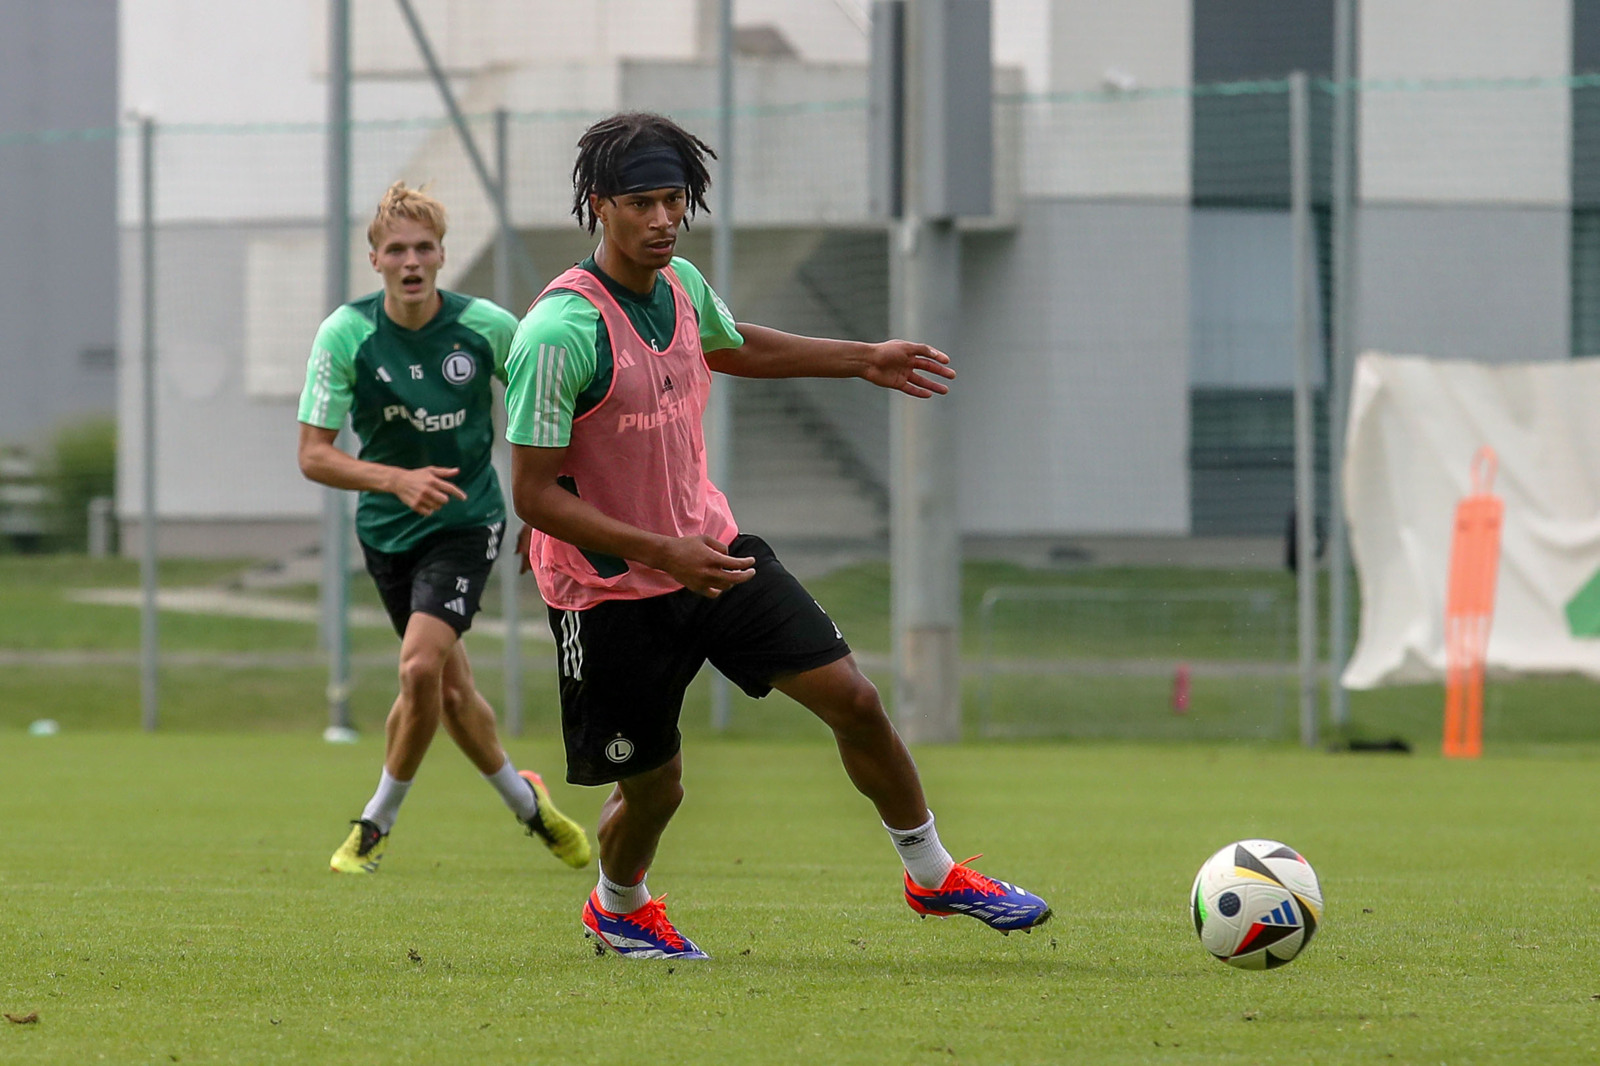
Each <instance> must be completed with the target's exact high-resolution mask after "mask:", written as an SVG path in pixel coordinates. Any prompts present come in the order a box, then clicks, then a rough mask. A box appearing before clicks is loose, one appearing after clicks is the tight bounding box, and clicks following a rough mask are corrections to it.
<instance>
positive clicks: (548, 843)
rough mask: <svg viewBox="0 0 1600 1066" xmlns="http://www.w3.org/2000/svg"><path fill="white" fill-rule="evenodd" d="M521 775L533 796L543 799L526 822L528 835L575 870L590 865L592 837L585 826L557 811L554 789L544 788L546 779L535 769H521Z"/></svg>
mask: <svg viewBox="0 0 1600 1066" xmlns="http://www.w3.org/2000/svg"><path fill="white" fill-rule="evenodd" d="M517 773H518V774H519V775H520V776H521V777H522V778H523V779H524V780H526V781H527V782H528V784H529V785H530V786H532V788H533V794H534V795H535V796H537V797H538V798H539V809H538V811H536V812H535V813H534V816H533V817H532V818H529V819H528V820H527V821H525V822H523V823H522V824H523V825H525V826H527V827H528V835H529V836H534V837H538V838H539V839H540V840H542V841H544V846H545V847H547V848H549V849H550V853H551V854H552V855H554V856H555V857H556V858H558V859H560V860H561V861H562V862H564V863H566V864H567V865H568V866H570V867H572V868H573V869H574V870H579V869H582V868H583V867H585V866H587V865H589V855H590V852H589V837H588V835H587V834H585V833H584V831H583V826H581V825H579V824H578V823H577V822H574V821H573V820H572V819H571V818H568V817H567V816H566V815H564V814H562V813H561V812H560V811H559V810H557V809H556V805H555V802H554V801H553V800H551V799H550V790H549V789H547V788H545V787H544V778H542V777H540V776H539V775H538V774H536V773H534V772H533V771H532V770H519V771H517Z"/></svg>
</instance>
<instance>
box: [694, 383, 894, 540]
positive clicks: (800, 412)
mask: <svg viewBox="0 0 1600 1066" xmlns="http://www.w3.org/2000/svg"><path fill="white" fill-rule="evenodd" d="M733 420H734V423H733V424H734V448H733V452H734V454H733V462H732V470H731V471H730V479H729V484H728V485H726V486H725V488H726V489H727V492H728V497H729V499H730V500H731V501H732V503H733V507H734V514H735V515H736V516H737V517H738V519H739V523H740V525H741V526H744V527H746V528H749V529H750V530H751V531H752V532H755V533H759V534H761V535H763V536H771V537H778V538H811V539H829V538H836V539H868V540H870V539H873V538H878V537H882V536H883V535H884V534H885V532H886V530H887V528H888V515H887V508H886V500H885V499H884V494H883V492H882V490H881V489H880V488H879V487H878V486H875V485H873V484H870V483H869V482H867V481H865V480H864V479H863V477H862V475H861V473H860V469H859V464H857V463H854V462H853V461H852V457H851V454H850V451H849V447H848V445H846V444H844V443H843V441H842V440H840V439H839V438H838V436H837V435H836V434H835V433H834V432H833V430H832V427H831V425H830V424H829V423H828V421H827V419H826V418H825V417H823V416H822V415H821V414H820V413H819V412H818V411H816V410H815V408H814V407H812V405H811V404H810V402H809V401H808V400H807V399H806V398H805V396H804V395H803V394H801V393H800V392H799V391H798V390H796V389H795V388H794V387H793V386H792V385H791V384H790V383H788V382H785V381H757V380H746V381H741V382H739V383H738V386H737V388H736V390H735V392H734V410H733Z"/></svg>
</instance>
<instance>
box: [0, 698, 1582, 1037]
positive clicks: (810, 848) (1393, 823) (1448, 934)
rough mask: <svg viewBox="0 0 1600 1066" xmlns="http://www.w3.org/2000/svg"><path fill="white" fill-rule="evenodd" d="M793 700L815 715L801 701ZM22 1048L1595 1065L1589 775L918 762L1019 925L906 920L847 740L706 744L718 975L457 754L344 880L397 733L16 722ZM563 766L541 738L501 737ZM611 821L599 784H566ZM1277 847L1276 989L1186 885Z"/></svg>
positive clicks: (705, 921) (1551, 762) (713, 965)
mask: <svg viewBox="0 0 1600 1066" xmlns="http://www.w3.org/2000/svg"><path fill="white" fill-rule="evenodd" d="M797 713H798V712H797ZM4 745H5V752H6V754H5V757H4V758H5V768H6V769H5V786H4V788H3V789H0V825H4V827H5V846H4V848H0V898H3V899H4V900H5V906H4V909H3V912H0V913H3V918H0V1010H4V1011H6V1012H9V1013H12V1014H16V1015H25V1014H26V1013H28V1012H32V1011H37V1012H38V1014H39V1021H38V1022H37V1024H31V1025H13V1024H0V1061H3V1062H6V1063H67V1062H74V1063H75V1062H94V1061H99V1060H101V1058H102V1057H103V1058H104V1060H105V1061H109V1062H121V1063H164V1062H183V1063H222V1062H234V1063H261V1062H308V1063H321V1062H326V1063H382V1064H390V1063H395V1062H483V1063H500V1062H506V1063H530V1062H531V1063H542V1062H549V1063H559V1062H600V1061H618V1062H664V1063H678V1062H682V1063H700V1062H730V1063H746V1062H748V1063H765V1062H771V1063H793V1062H816V1063H834V1062H871V1063H958V1062H959V1063H1024V1062H1107V1063H1118V1062H1126V1063H1145V1062H1149V1063H1187V1062H1193V1063H1216V1062H1235V1063H1276V1062H1281V1063H1305V1062H1317V1063H1332V1062H1374V1061H1376V1062H1390V1061H1394V1062H1418V1063H1420V1062H1427V1063H1436V1062H1448V1063H1452V1064H1457V1063H1474V1062H1476V1063H1489V1062H1494V1063H1505V1062H1527V1063H1552V1062H1572V1063H1580V1062H1594V1061H1596V1060H1597V1059H1600V977H1597V976H1596V973H1597V971H1596V969H1595V965H1594V960H1595V958H1596V957H1597V954H1600V923H1597V921H1596V919H1595V913H1596V908H1597V907H1600V842H1597V837H1596V834H1595V833H1594V824H1595V819H1596V814H1597V813H1600V812H1597V811H1596V803H1597V801H1596V792H1595V789H1594V764H1593V762H1592V761H1587V760H1583V759H1556V758H1533V759H1530V758H1490V759H1485V760H1484V761H1482V762H1480V763H1476V764H1459V763H1446V762H1444V761H1442V760H1439V759H1435V758H1413V759H1401V758H1390V757H1359V756H1328V755H1321V754H1308V753H1301V752H1296V751H1289V750H1282V749H1262V748H1255V747H1248V746H1233V747H1222V748H1218V747H1204V746H1162V745H1145V746H1139V747H1130V746H1056V745H1029V746H1012V745H986V746H981V747H962V748H952V749H927V750H921V751H919V752H918V758H919V761H920V763H921V765H922V768H923V771H924V774H925V777H926V780H927V784H928V787H929V791H930V795H931V796H932V801H933V804H934V807H935V809H936V810H937V811H938V812H939V817H940V823H941V829H942V833H943V836H944V837H945V839H946V840H947V842H948V843H949V844H950V845H951V846H952V847H953V848H954V849H956V850H957V851H958V857H962V856H964V855H965V854H966V853H967V852H968V851H977V850H979V849H982V850H984V851H985V852H986V857H985V858H984V859H983V860H982V861H981V864H980V865H981V866H982V867H983V868H985V869H987V870H990V871H993V872H994V873H996V874H998V875H1001V876H1004V877H1007V878H1010V879H1014V880H1016V881H1018V882H1020V883H1022V884H1024V885H1026V886H1028V887H1030V888H1032V889H1034V890H1036V891H1038V892H1040V893H1042V894H1044V895H1046V896H1047V897H1048V898H1050V900H1051V901H1052V903H1053V904H1054V905H1055V907H1056V910H1057V918H1056V920H1055V921H1053V922H1052V923H1051V924H1050V925H1049V926H1047V927H1045V928H1044V929H1043V930H1041V931H1040V932H1039V933H1037V934H1035V935H1032V936H1020V935H1013V936H1011V937H1008V938H1003V937H1000V936H998V935H996V934H995V933H993V932H991V931H989V930H986V929H984V928H982V927H980V926H979V925H978V924H977V923H975V922H971V921H968V920H965V919H951V920H949V921H946V922H938V921H926V922H924V921H918V920H917V919H915V918H914V917H913V916H912V914H911V912H910V911H909V910H908V909H907V908H906V907H905V905H904V904H903V903H902V902H901V901H900V899H899V898H898V895H899V894H898V885H897V869H898V867H897V864H896V862H895V860H894V857H893V855H892V854H891V851H890V848H889V845H888V843H887V842H886V840H885V838H884V834H883V833H882V831H881V830H880V829H879V828H878V827H877V826H876V824H875V823H874V820H873V818H872V817H871V813H870V810H869V809H868V808H867V806H866V804H865V803H864V802H863V801H862V800H860V799H859V798H858V797H857V796H856V795H855V794H854V793H853V792H852V791H851V790H850V788H849V786H848V784H847V782H846V781H845V779H844V777H843V774H842V773H841V771H840V770H839V768H838V765H837V762H836V759H835V758H834V756H833V754H832V752H831V750H830V749H829V748H828V747H827V746H826V745H822V744H813V743H808V742H803V741H802V742H792V743H749V742H730V741H702V742H698V743H691V744H690V746H689V748H688V753H687V760H688V772H687V781H686V784H687V788H688V796H689V798H688V801H687V802H686V804H685V806H684V808H683V810H682V813H681V814H680V816H679V818H678V820H677V821H676V822H675V823H674V825H673V828H672V829H671V831H670V832H669V834H668V837H667V839H666V842H665V847H664V850H663V853H662V855H661V858H660V861H659V863H658V864H657V866H656V869H655V871H654V873H653V874H652V877H651V885H652V888H653V889H654V890H656V891H657V892H661V891H665V892H669V893H670V894H671V906H672V912H673V914H674V917H675V919H676V920H677V921H678V922H679V923H680V924H681V925H682V927H683V928H684V929H685V930H686V931H688V932H689V933H690V934H691V935H692V936H694V937H695V938H696V939H697V940H698V941H699V943H700V944H701V945H702V946H704V947H705V948H707V949H708V950H709V951H710V952H711V953H712V955H713V959H712V960H711V961H709V962H706V963H700V964H687V963H682V964H677V965H662V964H654V965H650V964H639V963H632V964H630V963H625V962H622V961H621V960H617V959H613V958H596V957H595V956H594V955H593V954H592V953H591V952H590V950H589V949H588V948H587V947H586V945H585V942H584V941H583V940H582V939H581V937H580V935H579V926H578V920H577V918H578V911H579V908H580V907H581V904H582V901H583V898H584V896H585V894H586V893H587V892H588V889H589V887H590V883H591V878H590V875H589V874H588V873H587V872H584V873H576V872H573V871H570V870H567V869H566V868H564V867H562V866H560V865H558V864H557V863H556V862H555V861H554V860H553V859H551V858H549V856H547V855H546V854H544V852H543V851H542V849H540V848H538V847H537V845H536V844H534V843H533V842H532V841H530V840H528V839H527V838H525V837H523V836H521V835H520V834H519V833H518V832H517V827H516V826H515V825H514V824H513V823H512V821H511V819H510V816H509V814H507V813H506V812H505V811H504V809H503V808H501V807H500V806H499V801H498V799H497V798H496V797H495V796H494V795H493V794H492V792H491V791H490V790H489V789H488V788H487V787H486V786H485V785H483V784H482V782H481V781H479V780H477V779H476V777H475V775H473V774H472V772H471V771H470V769H469V768H468V767H467V765H466V763H465V761H464V760H462V759H461V758H460V757H459V756H458V755H456V754H455V753H454V752H452V751H450V750H448V749H447V748H445V747H443V746H441V747H440V748H439V750H437V751H435V753H434V755H433V757H432V758H431V760H430V762H429V763H428V764H427V766H426V767H425V770H424V772H423V775H422V776H421V777H420V778H419V785H418V787H417V788H416V789H415V791H414V792H413V794H412V797H411V799H410V800H409V801H408V803H407V806H406V809H405V811H404V813H403V815H402V819H401V821H400V823H399V825H398V826H397V830H396V833H395V836H394V838H393V843H392V845H391V848H390V852H389V855H388V856H387V858H386V859H385V865H384V869H383V871H382V872H381V873H380V874H378V875H377V876H376V877H369V878H349V877H335V876H333V875H330V874H329V873H328V872H327V868H326V865H325V864H326V860H327V855H328V853H329V852H331V851H332V849H333V846H334V845H335V844H337V843H338V840H339V838H341V837H342V835H343V832H344V826H343V821H342V820H343V819H344V818H346V817H349V816H350V815H351V813H352V812H353V811H355V810H356V809H357V807H358V806H359V804H360V802H361V801H362V800H363V799H364V798H365V796H366V793H367V789H368V788H369V786H370V784H371V781H370V780H369V779H370V778H372V777H373V776H374V773H375V770H376V764H377V760H378V747H377V745H376V744H375V743H374V742H371V741H367V742H363V743H362V744H358V745H356V746H354V747H332V746H327V745H324V744H321V743H320V742H318V741H316V740H315V739H311V738H305V737H293V736H263V735H256V736H231V737H229V736H167V737H144V736H128V735H84V736H69V735H65V734H63V735H61V736H58V737H54V738H48V739H45V738H39V739H35V738H28V737H21V736H18V735H17V734H14V733H13V734H11V738H10V739H8V740H6V741H5V742H4ZM513 754H514V755H515V756H516V757H517V758H518V760H519V762H522V763H524V764H530V765H539V766H545V767H550V766H553V765H554V764H555V760H556V758H557V756H556V753H555V750H554V748H553V746H552V745H550V744H548V743H540V744H528V743H521V744H517V745H515V746H514V748H513ZM557 795H558V797H559V799H560V800H561V801H562V802H563V803H565V804H566V805H567V806H568V807H569V808H570V809H571V810H572V811H573V812H574V813H576V814H578V815H580V816H581V817H583V818H584V819H585V820H592V818H593V815H594V813H595V811H596V806H597V803H598V801H599V799H600V798H601V793H600V790H595V789H588V790H576V789H572V788H567V787H565V786H558V791H557ZM1253 835H1267V836H1273V837H1278V838H1281V839H1285V840H1288V841H1290V842H1291V843H1293V844H1294V846H1296V847H1298V848H1300V849H1301V850H1303V851H1304V852H1305V853H1306V854H1307V856H1308V857H1310V858H1311V860H1312V861H1313V862H1314V863H1315V864H1316V866H1317V869H1318V871H1319V873H1320V874H1321V876H1322V880H1323V885H1324V890H1325V893H1326V897H1327V915H1326V921H1325V924H1324V925H1323V927H1322V929H1321V931H1320V932H1319V935H1318V938H1317V940H1316V941H1315V942H1314V943H1313V945H1312V946H1311V948H1310V949H1309V950H1308V951H1307V953H1306V954H1305V955H1304V956H1302V958H1300V959H1299V960H1297V961H1296V962H1295V963H1294V964H1293V965H1292V966H1289V967H1287V968H1285V969H1282V970H1278V971H1273V972H1271V973H1244V972H1240V971H1235V970H1232V969H1229V968H1228V967H1225V966H1223V965H1222V964H1220V963H1218V962H1216V961H1214V960H1212V959H1211V958H1210V957H1209V956H1207V955H1206V954H1205V953H1204V952H1203V951H1202V950H1201V948H1200V946H1199V943H1198V941H1197V940H1196V938H1195V936H1194V933H1193V930H1192V928H1191V927H1190V925H1189V922H1188V918H1187V914H1186V912H1185V895H1186V891H1187V889H1188V887H1189V881H1190V879H1191V878H1192V876H1193V874H1194V871H1195V869H1197V868H1198V866H1199V864H1200V863H1201V862H1202V861H1203V860H1204V859H1205V858H1206V857H1207V856H1208V855H1209V854H1210V853H1211V852H1212V851H1213V850H1214V849H1215V848H1216V847H1218V846H1220V845H1221V844H1223V843H1225V842H1227V841H1229V840H1231V839H1235V838H1239V837H1244V836H1253Z"/></svg>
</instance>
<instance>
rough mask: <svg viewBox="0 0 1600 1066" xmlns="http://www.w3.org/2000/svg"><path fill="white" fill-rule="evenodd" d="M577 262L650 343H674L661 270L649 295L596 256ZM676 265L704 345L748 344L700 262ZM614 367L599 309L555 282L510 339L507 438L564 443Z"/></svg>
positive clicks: (673, 319) (672, 314) (606, 386)
mask: <svg viewBox="0 0 1600 1066" xmlns="http://www.w3.org/2000/svg"><path fill="white" fill-rule="evenodd" d="M578 265H579V266H580V267H581V268H583V269H584V270H587V271H588V272H589V273H591V274H593V275H594V276H595V277H597V278H599V279H600V282H601V283H602V284H603V285H605V287H606V290H607V291H608V292H610V293H611V295H612V296H614V297H615V298H616V301H617V304H618V305H619V306H620V307H621V308H622V310H623V312H624V313H625V314H627V316H628V321H630V322H632V323H633V328H634V329H636V330H638V331H639V336H641V337H643V338H644V340H645V342H646V343H647V344H649V345H650V346H651V347H652V348H655V349H656V350H657V351H660V350H661V349H662V348H664V347H666V346H667V345H668V344H671V343H672V335H673V331H674V330H675V329H677V325H678V312H677V306H676V304H675V303H674V302H673V299H672V285H671V283H670V282H668V281H667V279H666V278H663V277H661V276H660V275H657V276H656V283H655V287H654V288H653V289H651V290H650V294H649V295H648V296H641V295H639V294H638V293H636V292H634V291H633V290H632V289H629V288H626V287H624V286H623V285H621V284H619V283H618V282H616V281H614V280H613V279H612V278H610V277H608V276H607V275H606V274H605V273H604V272H603V271H602V270H601V269H600V268H599V266H597V265H596V264H595V261H594V256H590V257H589V258H587V259H585V260H584V261H583V262H582V263H579V264H578ZM672 269H673V272H674V273H676V274H677V275H678V281H679V282H681V283H682V284H683V289H684V292H685V293H687V294H688V297H689V302H690V303H692V304H694V308H695V312H696V314H697V315H698V316H699V319H700V347H701V348H702V349H703V350H705V351H708V352H714V351H717V350H719V349H722V348H738V347H740V346H741V345H743V344H744V338H743V337H741V336H740V335H739V330H738V329H737V327H735V325H734V322H733V313H732V312H730V311H729V310H728V308H727V305H726V304H724V303H723V302H722V300H721V298H720V297H718V296H717V294H716V293H715V292H713V291H712V289H711V286H710V285H708V284H707V283H706V279H705V277H704V276H703V275H701V273H700V271H699V270H698V269H697V268H696V267H695V265H694V264H693V263H691V262H689V261H688V260H687V259H680V258H677V257H674V258H673V260H672ZM611 370H612V367H611V338H610V335H609V334H608V333H607V332H606V322H605V319H604V318H602V317H601V315H600V309H599V308H598V307H596V306H595V305H594V304H592V303H590V302H589V301H588V299H587V298H585V297H583V296H580V295H579V294H578V293H576V292H573V291H572V290H571V289H551V290H550V291H549V292H547V293H545V294H544V295H543V296H541V297H540V298H539V300H538V302H536V303H535V304H534V305H533V308H532V309H531V310H529V312H528V314H527V316H526V317H524V318H523V320H522V324H521V325H520V326H518V327H517V333H516V337H515V338H513V339H512V341H511V354H510V355H509V356H508V357H507V359H506V375H507V384H506V439H507V440H509V441H510V442H511V443H512V444H526V445H532V446H534V447H537V448H565V447H566V446H567V444H568V443H570V441H571V439H572V420H573V419H574V418H577V417H578V416H579V415H581V414H583V413H584V412H585V411H588V410H590V409H591V408H593V407H594V406H595V405H596V404H598V403H599V402H600V401H601V400H603V399H605V397H606V393H607V392H608V391H610V388H611Z"/></svg>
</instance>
